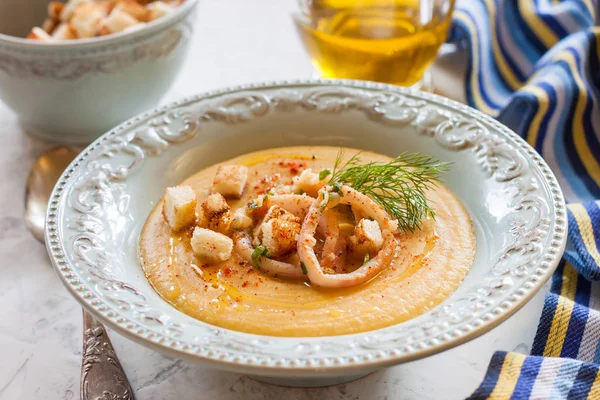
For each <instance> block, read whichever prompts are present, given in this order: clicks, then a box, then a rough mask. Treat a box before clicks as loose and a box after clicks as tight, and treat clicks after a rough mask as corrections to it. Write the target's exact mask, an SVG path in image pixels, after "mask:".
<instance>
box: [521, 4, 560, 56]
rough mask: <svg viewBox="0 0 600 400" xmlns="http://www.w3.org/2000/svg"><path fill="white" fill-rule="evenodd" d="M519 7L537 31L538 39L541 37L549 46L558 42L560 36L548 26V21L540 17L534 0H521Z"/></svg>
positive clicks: (528, 22) (529, 25)
mask: <svg viewBox="0 0 600 400" xmlns="http://www.w3.org/2000/svg"><path fill="white" fill-rule="evenodd" d="M519 9H520V10H521V15H522V16H523V18H524V19H525V21H526V22H527V26H528V27H529V29H531V30H533V31H534V32H535V34H536V36H537V37H538V39H540V40H541V41H542V42H543V43H544V45H545V46H546V47H547V48H550V47H552V46H554V45H555V44H556V43H558V40H559V39H558V37H557V36H556V34H555V33H554V32H553V31H552V30H551V29H550V28H548V26H547V25H546V22H544V20H543V19H542V18H540V16H539V15H538V12H537V10H536V9H535V8H534V6H533V1H531V0H519Z"/></svg>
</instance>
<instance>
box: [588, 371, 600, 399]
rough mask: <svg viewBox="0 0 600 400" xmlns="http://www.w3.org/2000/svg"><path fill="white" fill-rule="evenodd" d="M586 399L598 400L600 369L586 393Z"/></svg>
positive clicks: (599, 394) (599, 396)
mask: <svg viewBox="0 0 600 400" xmlns="http://www.w3.org/2000/svg"><path fill="white" fill-rule="evenodd" d="M587 398H588V399H590V400H597V399H600V369H599V370H598V373H597V374H596V379H594V383H593V384H592V387H591V388H590V391H589V392H588V395H587Z"/></svg>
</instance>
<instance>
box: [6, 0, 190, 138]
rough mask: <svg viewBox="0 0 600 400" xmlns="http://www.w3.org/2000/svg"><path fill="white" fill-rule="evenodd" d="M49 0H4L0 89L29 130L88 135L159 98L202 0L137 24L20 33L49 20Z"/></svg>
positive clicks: (184, 51) (55, 134) (186, 43)
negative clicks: (90, 32)
mask: <svg viewBox="0 0 600 400" xmlns="http://www.w3.org/2000/svg"><path fill="white" fill-rule="evenodd" d="M48 2H49V0H19V1H4V2H0V97H1V98H2V100H3V101H4V102H5V103H6V104H7V105H8V106H9V107H10V108H11V109H12V110H13V111H14V112H15V113H16V114H17V115H18V116H19V119H20V121H21V122H22V125H23V127H24V129H25V130H26V131H27V132H29V133H32V134H34V135H37V136H41V137H43V138H46V139H49V140H52V141H57V142H63V143H89V142H91V141H92V140H94V139H96V138H97V137H98V136H100V135H101V134H103V133H105V132H106V131H108V130H109V129H111V128H112V127H114V126H115V125H117V124H119V123H121V122H123V121H124V120H126V119H128V118H130V117H132V116H134V115H136V114H137V113H140V112H142V111H144V110H146V109H148V108H149V107H154V106H156V104H157V103H158V101H159V100H160V98H161V97H162V96H163V94H165V92H166V91H167V90H168V88H169V87H170V86H171V84H172V82H173V81H174V79H175V77H176V76H177V73H178V72H179V70H180V68H181V66H182V64H183V61H184V58H185V56H186V54H187V50H188V47H189V44H190V39H191V35H192V30H193V27H194V26H193V24H194V21H195V18H194V11H195V8H196V4H197V0H186V1H185V2H184V3H183V4H182V5H180V6H179V7H178V8H177V9H176V10H175V11H174V12H172V13H171V14H169V15H167V16H165V17H163V18H160V19H157V20H156V21H153V22H151V23H149V24H147V25H146V26H144V27H143V28H141V29H140V30H138V31H134V32H127V33H118V34H114V35H109V36H103V37H97V38H90V39H81V40H73V41H64V42H58V43H44V42H37V41H31V40H26V39H23V37H25V36H26V35H27V33H28V32H29V30H31V28H32V27H34V26H39V24H41V22H42V21H43V20H44V17H45V15H46V8H47V4H48Z"/></svg>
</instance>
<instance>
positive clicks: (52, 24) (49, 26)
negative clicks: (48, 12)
mask: <svg viewBox="0 0 600 400" xmlns="http://www.w3.org/2000/svg"><path fill="white" fill-rule="evenodd" d="M56 25H58V21H57V20H55V19H52V18H46V19H45V20H44V22H43V23H42V29H43V30H44V32H46V33H48V34H52V32H53V31H54V28H56Z"/></svg>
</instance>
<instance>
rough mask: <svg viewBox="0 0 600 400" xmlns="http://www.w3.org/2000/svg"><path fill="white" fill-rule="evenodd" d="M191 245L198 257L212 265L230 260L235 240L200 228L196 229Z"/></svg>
mask: <svg viewBox="0 0 600 400" xmlns="http://www.w3.org/2000/svg"><path fill="white" fill-rule="evenodd" d="M191 245H192V250H193V251H194V254H195V255H196V256H197V257H199V258H200V259H201V260H202V261H204V262H207V263H211V264H216V263H219V262H223V261H226V260H228V259H229V257H231V252H232V251H233V240H231V238H230V237H228V236H225V235H223V234H221V233H218V232H214V231H211V230H210V229H205V228H199V227H195V228H194V233H193V234H192V240H191Z"/></svg>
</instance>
